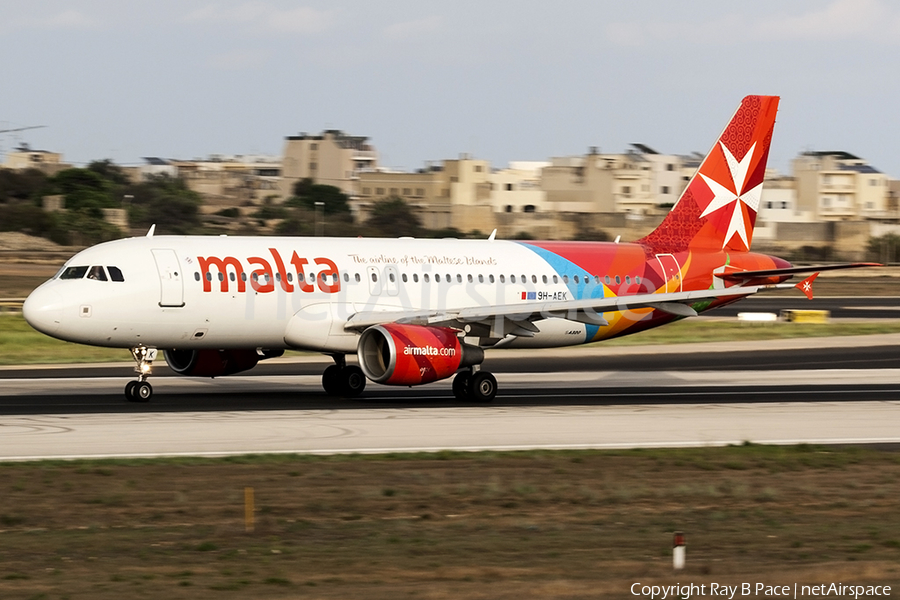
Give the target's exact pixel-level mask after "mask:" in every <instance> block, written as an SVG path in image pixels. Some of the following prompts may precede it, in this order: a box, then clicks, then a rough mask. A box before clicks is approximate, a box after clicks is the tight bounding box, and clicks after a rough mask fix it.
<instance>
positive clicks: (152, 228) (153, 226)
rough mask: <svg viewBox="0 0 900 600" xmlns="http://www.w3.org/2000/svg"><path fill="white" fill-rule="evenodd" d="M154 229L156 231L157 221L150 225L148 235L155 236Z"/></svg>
mask: <svg viewBox="0 0 900 600" xmlns="http://www.w3.org/2000/svg"><path fill="white" fill-rule="evenodd" d="M154 231H156V223H154V224H153V225H151V226H150V231H148V232H147V237H153V232H154Z"/></svg>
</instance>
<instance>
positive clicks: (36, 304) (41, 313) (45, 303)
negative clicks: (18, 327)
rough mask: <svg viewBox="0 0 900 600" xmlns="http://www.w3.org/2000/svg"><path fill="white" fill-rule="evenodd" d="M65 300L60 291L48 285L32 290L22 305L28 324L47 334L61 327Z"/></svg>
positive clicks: (51, 333)
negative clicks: (63, 300)
mask: <svg viewBox="0 0 900 600" xmlns="http://www.w3.org/2000/svg"><path fill="white" fill-rule="evenodd" d="M62 309H63V302H62V296H60V294H59V292H57V291H56V290H54V289H52V288H47V286H46V285H43V286H41V287H39V288H38V289H36V290H34V291H33V292H31V295H29V296H28V298H27V299H26V300H25V304H24V305H23V306H22V315H23V316H24V317H25V320H26V321H28V324H29V325H31V326H32V327H34V328H35V329H37V330H38V331H40V332H41V333H46V334H47V335H53V334H54V333H56V330H57V329H59V322H60V320H61V319H62V312H63V311H62Z"/></svg>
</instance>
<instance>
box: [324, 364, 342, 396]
mask: <svg viewBox="0 0 900 600" xmlns="http://www.w3.org/2000/svg"><path fill="white" fill-rule="evenodd" d="M322 387H323V388H325V393H326V394H328V395H329V396H340V395H341V368H340V367H339V366H337V365H331V366H329V367H328V368H327V369H325V372H324V373H322Z"/></svg>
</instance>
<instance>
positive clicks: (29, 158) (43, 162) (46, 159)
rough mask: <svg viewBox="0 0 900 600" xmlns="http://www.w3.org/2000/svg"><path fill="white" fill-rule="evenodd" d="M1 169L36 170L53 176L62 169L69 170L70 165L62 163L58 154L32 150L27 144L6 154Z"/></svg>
mask: <svg viewBox="0 0 900 600" xmlns="http://www.w3.org/2000/svg"><path fill="white" fill-rule="evenodd" d="M3 167H4V168H6V169H12V170H16V171H24V170H25V169H37V170H39V171H43V172H44V173H46V174H47V175H55V174H56V173H59V172H60V171H62V170H64V169H71V168H72V165H70V164H67V163H64V162H62V154H60V153H58V152H48V151H46V150H32V149H31V148H29V147H28V144H22V145H21V146H19V147H18V148H16V149H15V150H14V151H13V152H7V153H6V160H5V161H4V163H3Z"/></svg>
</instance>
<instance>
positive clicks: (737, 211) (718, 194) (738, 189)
mask: <svg viewBox="0 0 900 600" xmlns="http://www.w3.org/2000/svg"><path fill="white" fill-rule="evenodd" d="M719 146H721V147H722V152H723V153H724V154H725V160H726V162H727V163H728V171H729V172H730V174H731V182H726V183H730V184H731V187H726V186H725V185H722V184H721V183H719V182H717V181H715V180H714V179H710V178H709V177H707V176H706V175H704V174H703V173H700V177H702V178H703V181H705V182H706V185H708V186H709V189H710V190H712V193H713V199H712V200H711V201H710V203H709V205H708V206H707V207H706V209H705V210H704V211H703V212H702V213H701V214H700V216H701V217H705V216H707V215H709V214H711V213H714V212H716V211H717V210H731V218H730V219H729V221H728V229H727V230H726V232H725V240H724V241H723V242H722V247H723V248H724V247H725V246H726V245H727V244H728V242H729V241H730V240H731V238H732V236H734V235H735V234H737V236H738V237H740V238H741V241H743V242H744V247H745V248H747V249H748V250H749V249H750V240H749V239H748V236H747V227H746V225H745V223H744V209H743V208H742V207H741V203H743V204H744V205H745V206H746V207H747V208H748V209H749V210H752V211H753V212H754V213H756V211H758V210H759V198H760V195H761V194H762V183H759V184H757V185H756V186H754V187H753V188H751V189H749V190H745V189H744V185H745V183H746V181H747V171H748V170H749V169H750V163H751V162H752V159H753V152H754V151H755V150H756V142H754V143H753V145H752V146H750V150H749V151H748V152H747V154H746V155H745V156H744V159H743V160H742V161H740V162H738V160H737V159H736V158H735V157H734V155H733V154H732V153H731V151H730V150H728V148H726V147H725V144H723V143H722V142H721V141H720V142H719Z"/></svg>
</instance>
